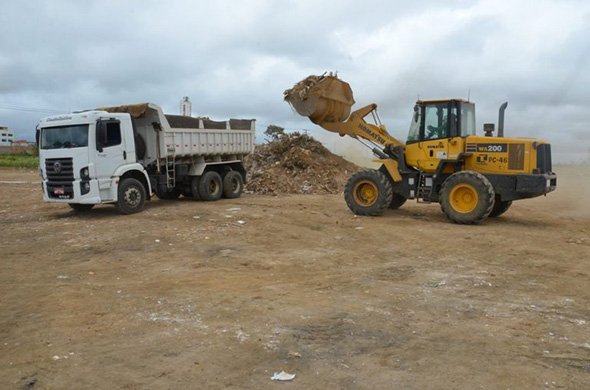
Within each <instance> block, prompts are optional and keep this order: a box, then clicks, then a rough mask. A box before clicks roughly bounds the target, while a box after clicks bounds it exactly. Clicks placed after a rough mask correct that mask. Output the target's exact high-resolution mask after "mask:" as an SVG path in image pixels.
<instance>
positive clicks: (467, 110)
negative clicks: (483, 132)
mask: <svg viewBox="0 0 590 390" xmlns="http://www.w3.org/2000/svg"><path fill="white" fill-rule="evenodd" d="M470 135H475V104H473V103H471V102H468V101H465V100H462V99H452V100H418V101H417V102H416V105H415V106H414V113H413V115H412V122H411V124H410V131H409V133H408V139H407V143H408V144H409V143H413V142H424V141H430V140H437V139H443V138H454V137H462V138H464V137H467V136H470Z"/></svg>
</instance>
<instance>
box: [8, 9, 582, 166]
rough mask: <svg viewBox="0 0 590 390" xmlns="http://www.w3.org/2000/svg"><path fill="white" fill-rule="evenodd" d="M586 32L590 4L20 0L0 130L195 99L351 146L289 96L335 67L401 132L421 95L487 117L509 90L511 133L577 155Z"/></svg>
mask: <svg viewBox="0 0 590 390" xmlns="http://www.w3.org/2000/svg"><path fill="white" fill-rule="evenodd" d="M532 5H534V6H532ZM588 36H590V4H588V3H587V2H584V1H561V2H552V1H536V2H534V4H533V3H531V2H528V1H495V2H488V1H479V2H472V1H453V2H444V4H443V2H438V1H423V2H391V1H367V2H365V3H362V4H359V3H358V2H355V1H327V2H322V3H318V2H315V1H311V0H298V1H295V0H290V1H282V2H276V1H270V0H257V1H244V2H234V1H217V2H205V1H197V2H192V1H188V0H186V1H171V2H157V1H126V2H119V1H100V2H99V1H89V2H77V1H66V0H63V1H59V0H53V1H45V2H43V1H40V2H26V3H25V2H9V3H7V4H4V5H3V11H2V13H1V14H0V74H2V76H3V77H2V78H0V125H8V126H10V127H11V128H13V129H14V130H16V132H17V134H18V135H19V136H21V137H23V138H29V139H30V138H32V134H33V129H34V126H35V124H36V122H37V121H38V120H39V118H40V117H42V116H45V115H46V114H48V113H49V111H43V110H58V111H62V110H66V111H67V110H76V109H84V108H92V107H98V106H101V105H106V104H122V103H133V102H142V101H152V102H155V103H157V104H160V105H162V106H163V107H164V109H165V110H166V111H169V112H176V111H177V110H178V102H179V100H180V98H181V97H182V96H185V95H187V96H190V97H191V100H192V102H193V112H194V114H197V115H209V116H211V117H214V118H218V119H222V118H227V117H230V116H233V117H236V116H237V117H250V118H256V119H258V124H259V130H260V132H262V131H264V129H265V127H266V126H267V125H268V124H271V123H272V124H278V125H282V126H285V127H287V128H289V129H309V130H312V131H313V134H314V135H317V136H318V137H320V138H321V139H322V140H325V141H326V143H327V144H328V145H329V146H330V147H332V148H334V149H335V150H336V151H337V152H341V153H345V152H346V151H347V150H348V149H350V148H353V149H354V147H351V146H350V145H349V143H348V142H342V140H339V139H338V138H332V135H331V134H328V133H325V132H322V131H320V130H318V129H317V128H316V127H315V126H314V125H313V124H311V123H310V122H309V121H307V119H305V118H300V117H297V116H296V115H295V114H294V113H293V112H292V111H291V110H290V108H289V107H288V105H286V104H285V103H283V102H282V92H283V90H284V89H286V88H288V87H290V86H291V85H293V84H294V83H295V82H297V81H299V80H300V79H302V78H303V77H305V76H307V75H308V74H310V73H316V74H317V73H322V72H324V71H327V70H338V71H339V74H340V76H341V77H342V78H344V79H345V80H347V81H348V82H350V84H351V85H352V87H353V89H354V92H355V98H356V100H357V102H358V105H359V107H360V105H364V104H368V103H371V102H376V103H378V104H379V107H380V114H381V117H382V119H383V121H384V122H385V123H386V124H387V125H388V128H389V129H390V131H391V132H392V133H393V134H394V135H395V136H397V137H399V138H401V139H405V136H406V131H407V128H408V124H409V116H410V112H411V107H412V106H413V103H414V101H415V100H416V97H417V96H418V95H419V96H420V97H421V98H442V97H463V98H465V97H467V95H468V93H470V96H471V99H472V100H474V101H476V103H477V105H478V106H477V110H478V114H477V119H478V127H479V128H481V126H482V123H484V122H496V121H497V108H498V106H499V105H500V104H501V103H502V102H503V101H505V100H508V101H509V109H508V111H507V123H506V124H507V128H506V130H507V132H508V134H509V135H515V136H516V135H518V136H531V137H542V138H546V139H549V140H550V141H551V142H552V143H553V144H554V150H555V152H556V157H557V158H558V159H561V160H563V161H570V160H575V159H579V158H585V157H586V156H587V153H588V152H587V151H588V148H590V141H589V139H588V138H589V137H588V134H589V133H590V132H589V131H588V127H587V125H586V122H587V121H588V119H590V118H588V110H587V107H588V106H589V105H590V93H588V91H587V87H586V86H588V85H590V75H589V73H588V71H587V69H589V68H590V41H589V40H588ZM469 91H470V92H469ZM15 107H17V108H19V109H15ZM20 108H33V109H36V110H35V111H23V110H22V109H20ZM41 111H43V112H41Z"/></svg>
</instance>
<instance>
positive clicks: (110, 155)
mask: <svg viewBox="0 0 590 390" xmlns="http://www.w3.org/2000/svg"><path fill="white" fill-rule="evenodd" d="M126 159H127V153H126V151H125V141H124V138H123V137H122V135H121V123H120V121H118V120H115V119H100V120H98V121H97V122H96V148H95V158H94V169H95V174H96V178H97V179H98V185H99V188H100V189H108V188H110V187H111V183H112V177H113V174H114V173H115V170H116V169H117V168H118V167H120V166H121V165H123V164H124V163H125V160H126Z"/></svg>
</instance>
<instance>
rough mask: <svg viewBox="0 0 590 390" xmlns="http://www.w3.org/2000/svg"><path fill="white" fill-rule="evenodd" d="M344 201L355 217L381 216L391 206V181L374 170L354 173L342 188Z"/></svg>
mask: <svg viewBox="0 0 590 390" xmlns="http://www.w3.org/2000/svg"><path fill="white" fill-rule="evenodd" d="M344 199H345V200H346V204H347V205H348V208H349V209H350V210H351V211H352V212H353V213H355V214H356V215H381V214H383V213H384V212H385V210H386V209H387V208H388V207H389V206H390V205H391V202H392V199H393V190H392V188H391V181H390V180H389V178H388V177H387V176H385V175H384V174H383V173H381V172H379V171H377V170H375V169H367V170H363V171H360V172H357V173H355V174H354V175H352V176H351V177H350V179H348V182H347V183H346V186H345V187H344Z"/></svg>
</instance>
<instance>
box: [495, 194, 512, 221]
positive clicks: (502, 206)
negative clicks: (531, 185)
mask: <svg viewBox="0 0 590 390" xmlns="http://www.w3.org/2000/svg"><path fill="white" fill-rule="evenodd" d="M511 205H512V201H511V200H506V201H502V200H500V197H499V196H496V200H495V201H494V207H493V208H492V212H491V213H490V215H489V216H490V217H499V216H500V215H502V214H504V213H505V212H506V211H507V210H508V209H509V208H510V206H511Z"/></svg>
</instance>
